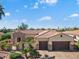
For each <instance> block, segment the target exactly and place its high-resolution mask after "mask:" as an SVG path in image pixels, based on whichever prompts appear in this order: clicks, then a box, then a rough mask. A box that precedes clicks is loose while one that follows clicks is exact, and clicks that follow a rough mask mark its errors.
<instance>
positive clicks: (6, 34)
mask: <svg viewBox="0 0 79 59" xmlns="http://www.w3.org/2000/svg"><path fill="white" fill-rule="evenodd" d="M10 38H11V34H10V33H5V34H3V35H2V36H1V37H0V41H2V40H5V39H10Z"/></svg>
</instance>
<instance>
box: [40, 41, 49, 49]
mask: <svg viewBox="0 0 79 59" xmlns="http://www.w3.org/2000/svg"><path fill="white" fill-rule="evenodd" d="M39 50H48V41H39Z"/></svg>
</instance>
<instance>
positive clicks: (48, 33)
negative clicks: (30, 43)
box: [37, 30, 60, 38]
mask: <svg viewBox="0 0 79 59" xmlns="http://www.w3.org/2000/svg"><path fill="white" fill-rule="evenodd" d="M59 33H60V32H57V31H53V30H50V31H48V32H46V33H44V34H43V35H39V36H38V37H37V38H49V37H51V36H54V35H57V34H59Z"/></svg>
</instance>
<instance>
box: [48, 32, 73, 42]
mask: <svg viewBox="0 0 79 59" xmlns="http://www.w3.org/2000/svg"><path fill="white" fill-rule="evenodd" d="M61 35H62V37H61ZM49 41H74V39H73V37H71V36H68V35H65V34H62V33H61V34H58V35H55V36H52V37H50V38H49Z"/></svg>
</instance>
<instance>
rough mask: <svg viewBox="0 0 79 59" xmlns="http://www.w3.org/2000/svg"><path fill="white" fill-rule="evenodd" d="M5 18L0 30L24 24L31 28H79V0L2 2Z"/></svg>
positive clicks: (16, 0)
mask: <svg viewBox="0 0 79 59" xmlns="http://www.w3.org/2000/svg"><path fill="white" fill-rule="evenodd" d="M0 3H1V4H2V5H3V6H4V8H5V10H4V11H5V15H6V16H5V17H3V19H2V20H0V28H3V27H6V28H16V27H17V26H18V25H20V24H21V23H22V22H23V23H25V24H28V25H29V28H31V27H32V28H43V27H44V28H57V27H79V0H0Z"/></svg>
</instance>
